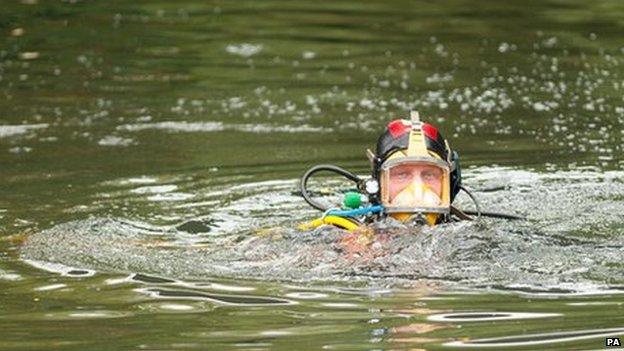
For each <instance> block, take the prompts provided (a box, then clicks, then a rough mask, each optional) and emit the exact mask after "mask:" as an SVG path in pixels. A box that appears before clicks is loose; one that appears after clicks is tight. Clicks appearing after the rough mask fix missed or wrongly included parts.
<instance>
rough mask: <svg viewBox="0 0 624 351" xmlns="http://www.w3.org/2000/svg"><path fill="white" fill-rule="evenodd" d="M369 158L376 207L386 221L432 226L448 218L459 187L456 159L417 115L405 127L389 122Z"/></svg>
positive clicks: (406, 121)
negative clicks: (380, 207)
mask: <svg viewBox="0 0 624 351" xmlns="http://www.w3.org/2000/svg"><path fill="white" fill-rule="evenodd" d="M369 156H371V159H372V161H373V178H375V179H376V180H377V182H378V183H379V193H378V194H377V198H376V202H378V203H380V204H381V205H383V206H384V210H385V212H386V213H388V214H389V215H390V216H392V217H394V218H396V219H398V220H401V221H407V220H412V219H415V218H419V219H422V220H423V221H424V222H426V223H428V224H430V225H433V224H436V223H439V222H440V221H442V219H443V218H444V217H445V216H447V215H448V214H449V213H450V207H451V202H452V201H453V199H454V198H455V195H456V194H457V192H458V191H459V186H460V185H461V176H460V171H459V160H458V156H457V153H456V152H454V151H452V150H451V148H450V147H449V145H448V143H447V141H446V140H445V139H444V138H443V137H442V135H441V134H440V132H439V131H438V130H437V129H436V128H435V127H434V126H432V125H430V124H427V123H423V122H421V121H420V119H419V116H418V112H415V111H412V114H411V120H409V121H408V120H404V119H399V120H394V121H392V122H390V123H389V124H388V126H387V127H386V130H385V131H384V133H383V134H382V135H381V136H380V137H379V140H378V141H377V149H376V153H375V154H374V155H372V153H370V155H369Z"/></svg>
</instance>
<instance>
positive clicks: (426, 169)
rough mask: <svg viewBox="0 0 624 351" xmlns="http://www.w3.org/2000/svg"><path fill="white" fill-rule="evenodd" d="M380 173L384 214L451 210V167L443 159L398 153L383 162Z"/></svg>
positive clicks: (446, 212) (444, 212) (446, 211)
mask: <svg viewBox="0 0 624 351" xmlns="http://www.w3.org/2000/svg"><path fill="white" fill-rule="evenodd" d="M379 176H380V179H379V180H380V185H381V189H380V190H381V204H382V205H383V206H384V208H385V211H386V213H389V214H394V213H405V214H410V213H411V214H415V213H436V214H448V213H449V212H450V206H451V202H450V169H449V166H448V163H446V161H442V160H436V159H435V158H432V157H422V156H411V157H410V156H407V157H400V156H399V157H397V158H391V159H389V160H387V161H386V162H384V163H383V164H382V166H381V169H380V175H379Z"/></svg>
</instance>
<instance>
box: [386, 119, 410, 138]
mask: <svg viewBox="0 0 624 351" xmlns="http://www.w3.org/2000/svg"><path fill="white" fill-rule="evenodd" d="M405 122H406V121H404V120H402V119H395V120H394V121H392V122H390V123H388V131H389V132H390V134H392V137H393V138H398V137H400V136H401V135H403V134H405V133H407V132H409V130H410V129H411V128H412V125H411V123H409V122H408V123H405Z"/></svg>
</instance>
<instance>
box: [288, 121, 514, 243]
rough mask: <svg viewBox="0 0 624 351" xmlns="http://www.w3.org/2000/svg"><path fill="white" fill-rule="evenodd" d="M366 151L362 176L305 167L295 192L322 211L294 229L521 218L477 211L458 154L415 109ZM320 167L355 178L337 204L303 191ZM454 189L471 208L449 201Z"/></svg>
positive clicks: (338, 168)
mask: <svg viewBox="0 0 624 351" xmlns="http://www.w3.org/2000/svg"><path fill="white" fill-rule="evenodd" d="M367 156H368V158H369V160H370V162H371V166H372V174H371V177H370V178H367V179H362V178H360V177H358V176H357V175H355V174H353V173H351V172H349V171H346V170H344V169H342V168H340V167H337V166H333V165H318V166H314V167H312V168H310V169H309V170H308V171H306V172H305V174H304V175H303V177H302V179H301V183H300V189H301V194H302V196H303V198H304V199H305V201H306V202H307V203H308V204H309V205H311V206H312V207H314V208H316V209H318V210H321V211H323V216H322V217H320V218H318V219H316V220H313V221H311V222H307V223H303V224H301V225H300V226H299V229H301V230H309V229H312V228H316V227H319V226H321V225H325V224H329V225H334V226H337V227H340V228H343V229H346V230H348V231H354V230H356V229H357V228H359V227H360V226H362V224H365V223H372V222H374V221H378V220H380V219H383V218H385V217H392V218H394V219H395V220H398V221H401V222H404V223H408V224H425V225H430V226H434V225H437V224H441V223H447V222H453V221H459V220H473V219H475V217H474V216H476V218H480V217H481V216H488V217H496V218H504V219H521V217H517V216H514V215H507V214H501V213H494V212H482V211H481V209H480V206H479V203H478V201H477V200H476V198H475V197H474V195H473V194H472V193H470V191H468V190H467V189H466V188H464V187H463V186H462V181H461V180H462V178H461V168H460V164H459V154H458V153H457V152H456V151H454V150H452V149H451V147H450V146H449V143H448V142H447V140H446V139H445V138H444V137H443V136H442V134H441V133H440V132H439V131H438V129H437V128H436V127H434V126H432V125H431V124H428V123H424V122H422V121H420V117H419V114H418V112H417V111H411V113H410V120H405V119H398V120H394V121H392V122H390V123H389V124H388V125H387V127H386V129H385V130H384V132H383V134H382V135H381V136H380V137H379V139H378V140H377V147H376V152H374V153H373V152H372V151H371V150H370V149H369V150H367ZM321 171H329V172H334V173H338V174H340V175H342V176H344V177H346V178H347V179H349V180H351V181H353V182H354V183H355V185H356V189H355V190H356V191H352V192H347V193H346V194H345V196H344V201H343V206H342V207H337V206H333V207H332V206H328V205H326V204H323V203H321V202H319V201H317V200H315V199H314V198H313V197H312V195H311V194H310V192H309V191H308V189H307V184H308V180H309V179H310V178H311V177H312V176H313V175H314V174H315V173H318V172H321ZM460 191H464V192H466V193H467V194H468V196H469V197H470V198H471V199H472V201H473V202H474V203H475V207H476V210H475V211H462V210H460V209H459V208H457V207H455V206H453V205H452V203H453V200H454V199H455V198H456V196H457V194H458V193H459V192H460Z"/></svg>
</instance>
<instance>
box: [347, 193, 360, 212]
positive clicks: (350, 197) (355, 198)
mask: <svg viewBox="0 0 624 351" xmlns="http://www.w3.org/2000/svg"><path fill="white" fill-rule="evenodd" d="M342 203H343V205H344V207H346V208H352V209H356V208H359V207H360V206H361V205H362V198H361V197H360V193H358V192H355V191H349V192H346V193H345V194H344V200H343V202H342Z"/></svg>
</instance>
